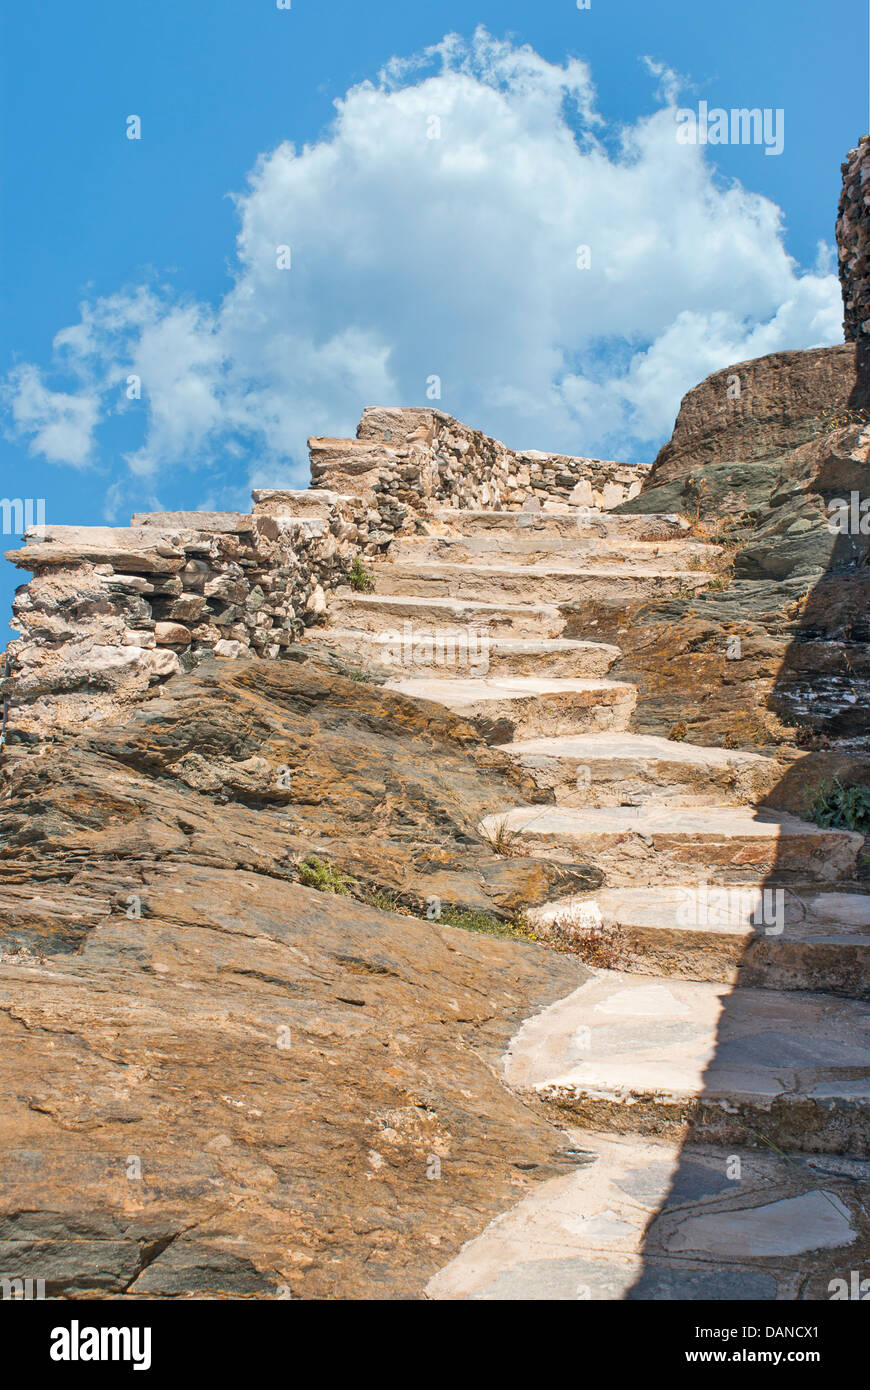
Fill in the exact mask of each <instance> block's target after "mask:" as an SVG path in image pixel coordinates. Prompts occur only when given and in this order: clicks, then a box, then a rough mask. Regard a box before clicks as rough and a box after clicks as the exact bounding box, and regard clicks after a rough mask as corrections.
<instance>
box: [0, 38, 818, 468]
mask: <svg viewBox="0 0 870 1390" xmlns="http://www.w3.org/2000/svg"><path fill="white" fill-rule="evenodd" d="M651 66H652V65H651ZM653 71H654V73H655V74H656V75H657V76H658V77H659V78H660V79H661V82H660V88H659V91H660V103H661V104H660V106H659V109H658V110H657V111H655V113H654V114H652V115H651V116H644V117H642V118H641V119H639V120H638V121H637V122H636V123H635V124H632V125H630V126H627V127H624V128H622V129H620V130H618V131H614V130H612V129H608V128H607V127H606V126H605V124H604V122H603V121H602V118H601V117H600V115H598V114H597V112H596V108H595V92H594V87H593V83H592V77H591V74H590V72H589V70H588V68H587V66H586V65H585V64H584V63H583V62H581V61H578V60H571V61H568V62H566V63H565V64H564V65H555V64H552V63H548V62H546V61H545V60H544V59H543V58H541V57H540V56H539V55H538V54H536V53H535V52H533V51H532V50H531V49H529V48H525V47H523V48H518V47H516V46H513V45H511V44H510V43H506V42H500V41H497V40H495V39H493V38H491V37H490V36H489V35H488V34H486V33H484V32H482V31H480V32H478V33H477V34H476V35H475V37H474V38H473V40H471V41H464V40H461V39H459V38H457V37H455V36H450V37H448V38H446V39H445V40H444V41H443V42H442V43H441V44H439V45H437V47H435V48H433V49H431V50H429V51H427V52H426V53H425V54H423V55H421V56H419V57H417V58H415V59H411V60H399V59H394V60H393V61H392V62H391V63H389V64H388V65H387V67H386V68H385V69H384V71H383V72H381V73H380V75H379V76H378V78H377V80H376V81H371V82H364V83H362V84H360V85H359V86H357V87H354V88H353V89H352V90H350V91H349V92H348V93H347V94H346V96H345V97H344V98H343V100H341V101H339V102H337V103H336V116H335V119H334V121H333V123H332V125H331V126H330V128H329V129H328V130H327V131H326V132H325V134H324V135H323V138H322V139H320V140H319V141H318V142H317V143H315V144H312V145H307V146H305V147H304V148H301V149H297V148H295V147H294V146H292V145H289V144H285V145H281V146H280V147H279V148H277V149H275V150H273V151H272V152H271V153H269V154H265V155H263V156H261V157H260V159H259V160H258V161H257V163H256V166H255V167H254V169H253V171H252V172H251V174H250V176H249V181H248V187H247V190H246V191H245V192H244V194H242V195H241V196H239V197H238V198H237V200H236V201H237V211H238V216H239V223H240V228H239V233H238V240H237V245H236V264H235V269H234V276H233V283H232V287H231V288H230V290H229V291H228V293H227V294H226V296H225V297H224V298H223V300H222V301H221V302H220V303H219V304H216V305H202V304H196V303H180V302H178V301H177V300H175V301H174V300H173V299H172V298H171V297H170V296H169V295H168V294H167V293H166V292H161V291H160V290H158V289H155V288H149V287H143V288H141V289H139V290H137V291H135V292H128V293H123V294H118V295H115V296H112V297H111V298H107V299H102V300H99V301H98V302H96V303H93V304H89V305H86V306H85V307H84V308H83V310H82V317H81V321H80V323H78V324H76V325H74V326H71V327H69V328H67V329H65V330H64V331H62V332H61V333H59V334H58V335H57V338H56V340H55V344H54V348H55V358H54V360H53V361H52V363H51V364H49V366H48V367H47V368H39V367H37V366H33V365H28V366H24V367H20V368H18V369H17V371H16V373H15V374H14V376H13V377H12V378H10V380H9V381H8V382H7V389H6V399H7V406H8V410H9V418H10V427H11V429H12V430H13V431H15V432H17V433H18V434H19V435H23V436H25V437H27V438H28V439H29V440H30V441H31V448H32V450H33V451H34V452H38V453H41V454H43V455H45V457H46V458H49V459H51V460H53V461H56V462H60V461H66V462H68V463H70V464H77V465H81V464H83V463H86V462H87V461H89V460H91V459H94V458H96V457H97V456H98V451H99V429H100V422H101V419H105V418H106V417H107V415H108V414H110V413H112V412H114V411H116V410H117V409H118V400H119V398H121V399H122V400H123V399H125V382H126V381H127V380H128V378H129V377H130V376H134V377H137V378H139V379H140V380H141V390H142V401H143V403H144V404H145V406H146V416H145V418H146V422H147V423H146V428H145V432H144V436H143V438H142V440H141V444H140V445H139V447H137V448H136V449H135V450H134V451H133V452H131V453H129V454H128V455H127V463H128V465H129V468H130V469H131V470H132V471H133V472H134V473H136V474H138V475H140V477H141V478H142V479H143V480H144V479H147V478H148V477H157V476H159V473H160V470H161V469H163V468H165V467H166V466H167V465H170V464H172V465H178V464H180V463H181V464H185V465H187V466H190V467H203V468H204V467H206V466H207V465H208V464H209V462H211V461H213V460H214V459H216V458H219V457H222V458H223V459H224V460H226V458H227V457H230V458H232V457H233V456H237V457H238V458H239V460H240V465H241V466H242V471H244V463H245V461H246V460H247V461H250V460H254V459H256V466H254V465H253V463H248V467H249V470H250V476H251V478H252V480H253V481H255V482H257V483H259V484H265V483H268V482H273V481H276V480H278V479H280V480H282V481H284V482H287V481H289V480H291V479H292V480H295V481H296V482H297V484H299V483H300V482H301V480H302V479H303V478H304V477H305V459H306V454H305V436H306V435H307V434H309V433H313V434H343V433H350V432H352V431H353V429H354V427H355V424H356V421H357V420H358V418H359V414H360V411H361V409H362V407H363V406H364V405H367V404H375V403H378V404H404V405H418V404H425V403H426V401H427V387H428V389H429V390H430V391H431V390H432V389H433V388H432V386H431V384H430V383H431V382H432V379H433V378H439V379H440V384H441V398H440V400H436V401H435V403H436V404H438V405H440V407H441V408H442V409H445V410H447V411H449V412H450V413H451V414H454V415H457V416H459V417H460V418H462V419H464V420H466V421H468V422H469V423H471V424H474V425H476V426H479V427H480V428H483V429H485V430H486V431H488V432H489V433H492V434H496V435H498V436H499V437H501V438H502V439H504V440H505V441H506V442H507V443H509V444H511V445H513V446H515V447H520V448H522V447H526V448H529V447H535V448H543V449H551V450H562V451H565V452H568V453H587V454H590V453H593V454H594V453H597V454H606V455H607V456H610V457H613V456H618V457H625V458H643V457H649V455H650V453H651V452H652V450H653V449H654V448H655V447H656V445H657V444H658V443H659V442H660V441H661V439H662V438H663V437H664V436H665V435H666V434H667V433H668V431H669V429H670V426H671V424H672V422H673V418H674V415H675V413H676V409H677V407H678V404H679V400H680V396H681V395H682V394H683V392H685V391H686V390H687V389H688V388H689V387H690V386H692V385H693V384H694V383H695V382H697V381H698V380H700V378H701V377H703V376H704V375H706V374H707V373H708V372H710V371H714V370H716V369H718V368H720V367H722V366H726V365H728V364H729V363H731V362H736V361H740V360H742V359H744V358H748V357H753V356H758V355H760V354H762V353H767V352H772V351H776V350H778V349H784V348H798V347H810V346H816V345H819V344H828V343H834V342H838V341H840V339H841V330H840V319H841V308H840V298H839V289H838V285H837V281H836V278H835V276H834V275H833V274H832V273H831V268H830V265H829V264H828V263H826V261H825V259H824V256H820V260H819V263H818V264H817V265H816V266H815V267H813V268H812V269H811V270H806V271H803V270H801V268H800V267H798V266H797V265H796V264H795V262H794V261H793V260H792V259H791V258H790V257H789V255H788V254H787V252H786V250H785V246H784V242H783V234H782V217H781V213H780V210H779V209H778V208H777V207H776V206H775V205H774V204H773V203H771V202H770V201H769V200H767V199H765V198H763V197H760V196H758V195H756V194H753V193H751V192H748V191H747V190H746V189H745V188H744V187H743V186H742V185H740V184H736V183H731V184H728V185H725V184H723V182H722V181H721V180H720V179H719V178H718V177H717V176H716V175H715V173H714V170H713V168H712V166H711V164H710V162H709V157H708V152H707V151H706V150H705V149H704V147H703V146H692V145H689V146H687V145H682V144H679V143H678V142H677V140H676V138H675V108H676V104H677V102H678V88H679V83H678V81H677V79H676V78H674V76H673V74H669V73H667V72H666V71H662V70H656V69H653ZM750 167H751V166H750ZM584 248H585V249H584ZM59 374H65V384H64V388H63V390H60V389H54V388H52V387H51V386H50V385H49V384H48V382H49V381H53V380H55V379H57V380H58V381H59V380H61V379H62V377H61V375H59ZM70 383H71V384H70ZM429 399H431V396H430V397H429ZM303 485H304V484H303Z"/></svg>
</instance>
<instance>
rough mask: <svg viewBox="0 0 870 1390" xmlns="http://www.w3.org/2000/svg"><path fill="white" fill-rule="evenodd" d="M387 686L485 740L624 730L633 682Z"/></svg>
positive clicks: (528, 680)
mask: <svg viewBox="0 0 870 1390" xmlns="http://www.w3.org/2000/svg"><path fill="white" fill-rule="evenodd" d="M386 688H387V689H388V690H395V691H398V692H399V693H400V694H402V695H409V696H411V697H412V698H414V699H417V700H434V701H435V702H436V703H437V704H441V705H446V706H447V708H448V709H451V710H453V711H454V712H455V713H456V714H461V715H462V716H463V717H464V718H465V719H468V720H470V721H471V722H472V723H473V724H475V725H476V727H478V728H479V729H480V731H481V733H482V734H483V735H484V737H485V738H486V739H487V741H488V742H490V743H500V742H504V741H505V734H506V731H508V730H510V731H511V733H510V734H509V735H508V737H511V736H512V735H513V734H514V733H531V732H537V733H549V732H552V733H559V732H562V731H564V729H566V728H577V727H578V725H580V726H583V725H585V726H586V727H590V728H599V729H601V728H625V727H626V725H627V724H628V721H629V720H630V718H631V715H632V712H633V710H634V706H635V702H636V700H637V690H636V688H635V687H634V686H633V685H627V684H624V683H622V682H620V681H607V680H540V679H534V678H532V677H529V676H516V677H514V678H513V679H509V678H506V679H504V680H497V679H491V680H436V679H429V680H426V679H421V680H393V681H388V682H387V686H386Z"/></svg>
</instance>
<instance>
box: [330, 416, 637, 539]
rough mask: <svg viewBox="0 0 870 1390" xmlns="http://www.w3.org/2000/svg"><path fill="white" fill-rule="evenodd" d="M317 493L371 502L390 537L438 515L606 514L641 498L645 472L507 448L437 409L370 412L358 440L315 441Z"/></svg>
mask: <svg viewBox="0 0 870 1390" xmlns="http://www.w3.org/2000/svg"><path fill="white" fill-rule="evenodd" d="M308 446H309V450H310V453H311V478H312V486H313V487H315V488H319V487H330V488H333V489H335V490H336V491H339V492H350V491H352V492H362V493H363V494H364V495H365V496H367V497H370V498H371V499H372V501H373V503H374V505H375V507H376V509H377V511H378V512H379V513H380V515H381V517H382V520H383V523H384V526H385V528H386V530H387V531H388V532H390V533H392V531H393V530H396V529H401V527H402V526H403V525H405V524H407V521H408V516H409V513H410V514H416V515H424V516H425V515H426V514H427V513H428V512H430V511H431V510H432V509H433V507H439V506H440V507H465V508H479V509H483V510H488V509H490V508H493V509H497V510H505V511H520V510H522V509H523V508H524V507H525V508H530V507H534V506H535V505H539V506H540V507H542V508H543V509H546V508H547V507H550V508H553V507H564V506H565V505H572V506H588V507H603V508H605V509H610V508H612V507H616V506H618V505H619V504H620V503H621V502H624V501H627V500H628V499H629V498H631V497H634V496H636V495H637V493H639V492H640V490H641V486H642V484H643V481H644V478H645V477H646V474H647V472H648V469H647V467H646V465H644V464H638V465H632V464H626V463H618V462H615V461H611V460H603V459H590V458H581V457H573V456H569V455H566V454H546V453H541V452H539V451H538V450H534V449H528V450H525V451H521V452H517V451H515V450H512V449H508V448H506V446H505V445H504V444H501V443H500V442H499V441H498V440H497V439H491V438H490V437H489V436H488V435H485V434H483V433H481V431H480V430H474V429H470V428H469V426H468V425H463V424H461V423H460V422H459V421H458V420H454V419H453V417H452V416H450V415H446V414H445V413H444V411H441V410H430V409H418V410H401V409H398V408H397V409H385V408H384V407H372V408H370V409H368V410H366V411H364V412H363V417H362V420H361V421H360V424H359V428H358V430H357V437H356V439H320V438H315V439H310V440H309V441H308Z"/></svg>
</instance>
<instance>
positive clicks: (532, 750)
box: [504, 733, 783, 806]
mask: <svg viewBox="0 0 870 1390" xmlns="http://www.w3.org/2000/svg"><path fill="white" fill-rule="evenodd" d="M504 752H505V753H507V755H508V757H509V758H510V759H511V761H512V762H515V763H516V764H517V765H518V766H519V767H522V768H523V769H524V770H525V771H526V772H527V773H528V774H529V776H530V777H531V778H532V780H533V781H534V783H535V786H536V787H538V788H539V789H540V790H541V791H546V792H552V794H553V796H554V797H555V800H556V804H557V805H559V806H590V805H596V806H642V805H645V804H647V803H648V802H651V801H655V802H673V803H679V804H680V805H683V806H723V805H725V804H731V803H734V804H737V805H745V804H746V803H748V802H749V803H754V802H757V801H759V800H760V799H761V798H762V797H764V796H766V795H767V794H768V793H769V792H770V791H771V789H772V788H773V787H775V786H776V785H777V783H778V782H779V781H781V779H782V776H783V768H782V767H781V765H780V764H779V763H778V762H777V761H776V760H775V759H773V758H765V757H762V756H761V755H760V754H758V753H742V752H737V751H735V750H731V749H727V748H702V747H699V746H698V745H696V744H691V743H676V742H673V741H672V740H670V739H666V738H655V737H651V736H647V735H644V734H629V733H623V734H583V735H579V736H572V735H570V734H567V735H565V736H563V737H562V738H538V739H527V740H523V741H521V742H517V743H508V744H505V745H504Z"/></svg>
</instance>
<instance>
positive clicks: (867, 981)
mask: <svg viewBox="0 0 870 1390" xmlns="http://www.w3.org/2000/svg"><path fill="white" fill-rule="evenodd" d="M528 916H529V918H530V920H531V921H532V922H534V924H535V930H536V933H537V934H538V935H539V936H540V937H541V938H542V939H544V940H549V939H552V940H555V941H559V942H565V943H568V944H571V943H572V942H575V941H577V940H578V938H582V937H583V936H585V935H586V934H587V933H588V932H589V931H590V930H591V931H593V932H596V933H597V932H598V931H601V932H603V933H604V934H605V938H606V939H609V940H611V941H612V944H613V946H614V947H616V948H617V949H618V950H619V953H620V955H619V964H620V968H621V969H624V970H629V971H635V970H637V971H640V973H641V974H645V975H664V976H667V977H669V978H674V977H679V978H682V979H687V980H713V981H720V982H722V983H728V984H737V985H745V986H752V987H754V988H759V989H779V990H784V989H802V990H808V989H815V990H826V991H828V992H830V993H834V994H842V995H846V996H848V997H849V998H852V999H870V894H865V893H843V892H824V893H819V892H818V891H817V890H815V891H814V890H813V888H812V887H810V888H809V889H806V890H804V891H799V890H796V889H792V888H777V887H775V886H771V885H768V884H765V883H753V884H741V885H733V884H731V885H714V884H709V883H706V882H704V881H700V882H697V883H693V884H685V885H679V886H678V885H676V884H673V885H671V884H667V885H658V886H656V887H650V888H646V887H643V888H607V889H600V890H599V891H598V892H596V893H590V894H584V895H583V896H579V897H574V898H566V899H563V900H561V901H558V902H552V903H546V904H544V905H543V906H542V907H536V908H532V909H531V910H530V911H529V913H528ZM611 934H612V935H611Z"/></svg>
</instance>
